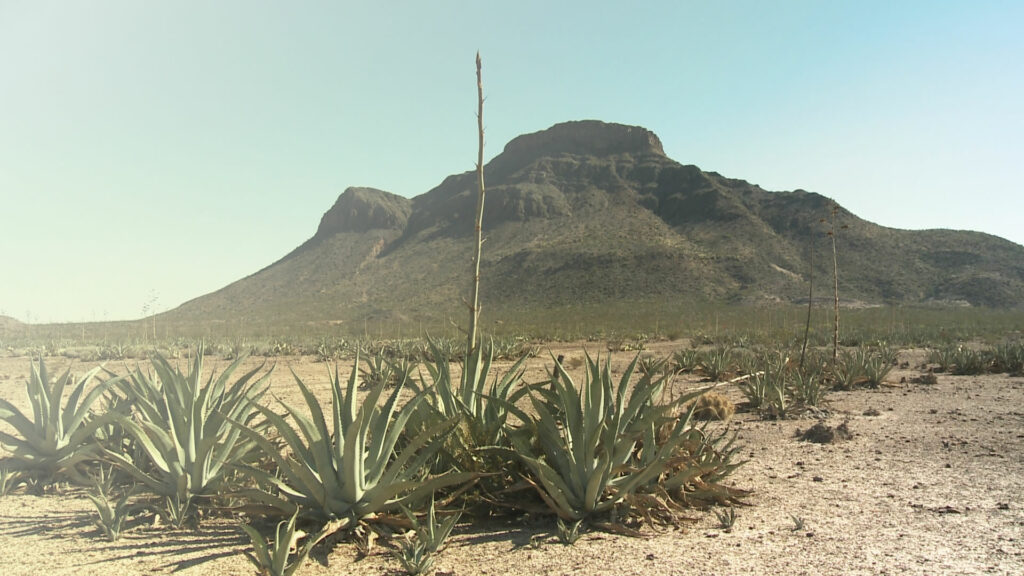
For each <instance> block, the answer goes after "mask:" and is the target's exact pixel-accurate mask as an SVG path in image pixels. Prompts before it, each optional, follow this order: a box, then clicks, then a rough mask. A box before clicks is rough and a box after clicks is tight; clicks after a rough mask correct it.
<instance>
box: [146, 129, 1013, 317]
mask: <svg viewBox="0 0 1024 576" xmlns="http://www.w3.org/2000/svg"><path fill="white" fill-rule="evenodd" d="M485 175H486V183H487V199H486V205H485V218H484V232H485V236H486V238H487V240H486V243H485V246H484V258H483V262H482V271H481V275H482V281H481V290H482V298H483V300H484V303H485V305H486V306H488V307H490V308H491V309H492V310H497V311H502V312H501V313H503V314H508V313H512V311H515V310H527V309H529V310H543V309H548V308H553V307H558V306H561V305H564V304H566V303H574V304H580V303H585V304H598V305H600V304H602V303H610V302H618V303H621V302H630V301H650V300H652V299H678V300H687V301H709V300H711V301H718V302H752V303H758V302H793V301H798V300H800V299H802V298H804V299H805V298H806V294H807V281H808V275H809V274H810V273H812V271H813V275H814V277H815V278H816V279H817V280H816V282H820V284H819V285H826V284H827V281H828V280H830V279H831V273H832V272H831V270H832V262H831V254H832V252H831V251H832V247H831V243H830V240H829V238H828V236H827V231H828V229H829V224H828V222H827V221H826V222H823V221H822V220H823V219H826V220H827V219H828V218H829V217H830V214H831V212H832V209H833V206H834V204H833V202H832V201H831V200H830V199H828V198H826V197H825V196H822V195H820V194H817V193H814V192H806V191H803V190H796V191H791V192H769V191H766V190H763V189H761V188H760V187H759V186H756V185H753V184H750V183H748V182H745V181H743V180H736V179H732V178H727V177H725V176H722V175H720V174H717V173H714V172H705V171H702V170H701V169H700V168H698V167H696V166H691V165H683V164H680V163H678V162H676V161H675V160H672V159H671V158H669V157H667V156H666V155H665V153H664V150H663V149H662V145H661V142H660V140H659V139H658V137H657V136H656V135H655V134H654V133H653V132H651V131H649V130H646V129H644V128H640V127H636V126H624V125H619V124H607V123H603V122H598V121H580V122H568V123H564V124H558V125H555V126H553V127H551V128H550V129H548V130H544V131H541V132H537V133H534V134H527V135H523V136H520V137H518V138H515V139H514V140H512V141H511V142H509V143H508V145H507V146H506V147H505V149H504V151H503V152H502V153H501V154H499V155H498V156H497V157H495V158H494V159H493V160H492V161H491V162H490V163H488V164H487V166H486V167H485ZM475 195H476V175H475V172H466V173H463V174H457V175H453V176H449V177H448V178H446V179H445V180H444V181H443V182H442V183H441V184H440V185H438V186H437V187H435V188H433V189H432V190H430V191H428V192H426V193H424V194H422V195H420V196H417V197H415V198H412V199H407V198H403V197H401V196H397V195H395V194H391V193H388V192H385V191H382V190H376V189H373V188H349V189H347V190H346V191H345V192H343V193H342V194H341V195H340V196H339V198H338V200H337V202H335V204H334V206H333V207H331V209H330V210H328V211H327V212H326V213H325V214H324V216H323V218H322V219H321V221H320V225H319V227H318V229H317V230H316V233H315V234H314V235H313V236H312V237H311V238H310V240H308V241H307V242H305V243H304V244H302V245H301V246H299V247H298V248H296V249H295V250H294V251H292V252H291V253H290V254H288V255H287V256H285V257H284V258H282V259H280V260H279V261H277V262H275V263H274V264H272V265H270V266H268V267H267V268H264V269H263V270H261V271H259V272H257V273H256V274H253V275H252V276H249V277H247V278H244V279H241V280H239V281H237V282H235V283H233V284H231V285H229V286H227V287H225V288H223V289H221V290H218V291H216V292H214V293H212V294H208V295H206V296H202V297H200V298H197V299H195V300H192V301H190V302H187V303H185V304H183V305H182V306H181V307H179V308H178V309H176V310H173V311H171V312H168V313H167V314H166V315H165V316H167V317H168V319H172V320H174V319H176V320H181V321H202V320H206V321H217V320H224V319H230V318H268V317H273V318H275V319H276V320H277V321H280V322H286V323H302V322H310V321H334V322H361V321H364V320H365V319H366V318H368V317H369V318H377V319H380V318H407V319H410V320H416V319H419V320H437V319H443V318H446V317H449V316H454V315H461V314H463V313H464V305H463V304H462V302H461V298H462V296H463V295H465V294H468V292H469V285H468V278H469V276H468V273H469V267H470V261H471V251H472V238H471V235H472V228H473V225H472V219H473V211H474V207H475V202H476V199H475ZM836 223H837V225H838V226H840V227H841V228H840V229H839V231H838V236H837V244H838V252H839V268H840V292H841V294H842V295H843V297H844V299H847V300H851V299H852V300H857V301H860V302H863V303H867V304H883V303H899V304H922V303H954V304H958V305H972V306H986V307H1019V306H1022V305H1024V247H1022V246H1019V245H1017V244H1014V243H1012V242H1009V241H1007V240H1004V239H1001V238H998V237H995V236H991V235H987V234H982V233H978V232H964V231H953V230H925V231H908V230H897V229H893V228H886V227H883V226H879V225H877V224H873V223H871V222H868V221H866V220H863V219H861V218H858V217H857V216H856V215H854V214H852V213H850V212H849V211H847V210H845V209H843V208H842V207H836ZM812 263H813V266H812Z"/></svg>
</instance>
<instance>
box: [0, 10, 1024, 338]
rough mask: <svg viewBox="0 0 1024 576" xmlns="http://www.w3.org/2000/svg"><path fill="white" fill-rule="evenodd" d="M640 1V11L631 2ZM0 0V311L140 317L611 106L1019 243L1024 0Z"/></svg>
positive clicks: (796, 179) (934, 220)
mask: <svg viewBox="0 0 1024 576" xmlns="http://www.w3.org/2000/svg"><path fill="white" fill-rule="evenodd" d="M629 4H633V3H629ZM640 4H641V5H640V6H639V7H637V6H627V3H625V2H601V1H596V0H589V1H586V2H550V1H547V2H533V1H518V2H501V3H498V2H472V1H432V2H419V1H380V2H340V1H338V2H269V1H251V0H250V1H234V2H227V1H220V2H208V1H184V0H175V1H167V2H157V1H137V0H123V1H59V2H50V1H43V0H25V1H18V0H0V274H2V276H0V312H2V313H5V314H7V315H11V316H15V317H17V318H19V319H22V320H26V319H29V320H31V321H36V322H49V321H76V320H103V319H109V320H113V319H123V318H134V317H138V316H140V315H141V314H142V310H143V306H145V305H146V304H147V302H149V301H150V300H151V299H152V298H154V297H155V298H156V299H157V300H156V303H155V305H154V307H155V308H156V309H159V310H165V309H168V308H171V307H174V306H177V305H178V304H180V303H181V302H183V301H185V300H188V299H190V298H193V297H196V296H200V295H202V294H204V293H207V292H210V291H212V290H216V289H218V288H220V287H222V286H224V285H226V284H228V283H230V282H232V281H234V280H236V279H238V278H241V277H243V276H246V275H248V274H250V273H253V272H255V271H257V270H258V269H260V268H262V267H264V266H266V265H268V264H270V263H271V262H273V261H274V260H276V259H277V258H279V257H281V256H283V255H284V254H285V253H287V252H288V251H290V250H291V249H292V248H294V247H295V246H297V245H298V244H300V243H301V242H303V241H304V240H306V239H307V238H309V237H310V236H311V235H312V234H313V233H314V232H315V230H316V226H317V223H318V222H319V218H320V216H321V214H322V213H323V212H324V211H326V210H327V209H328V208H329V207H330V206H331V204H332V203H333V202H334V200H335V198H336V197H337V195H338V194H339V193H341V192H342V191H343V190H344V189H345V188H346V187H348V186H373V187H377V188H383V189H385V190H390V191H392V192H396V193H398V194H402V195H405V196H414V195H417V194H420V193H423V192H425V191H427V190H429V189H430V188H432V187H433V186H435V185H437V184H438V183H440V181H441V180H442V179H443V178H444V177H445V176H446V175H448V174H452V173H456V172H462V171H465V170H470V169H472V168H473V163H474V161H475V158H476V134H475V130H476V124H475V117H474V113H475V98H476V92H475V90H476V85H475V78H474V68H473V58H474V54H475V52H476V50H478V49H479V50H480V51H481V53H482V56H483V60H484V84H485V91H486V94H487V104H486V110H485V122H486V125H487V129H488V132H487V143H488V147H487V150H486V156H487V158H491V157H493V156H494V155H496V154H498V153H499V152H500V151H501V149H502V147H503V146H504V145H505V143H506V142H507V141H508V140H509V139H511V138H513V137H515V136H516V135H518V134H521V133H526V132H533V131H536V130H540V129H544V128H547V127H549V126H550V125H552V124H555V123H557V122H562V121H566V120H576V119H584V118H594V119H600V120H605V121H611V122H621V123H627V124H636V125H642V126H645V127H647V128H650V129H651V130H653V131H654V132H656V133H657V134H658V135H659V136H660V137H661V139H662V142H663V143H664V145H665V151H666V152H667V153H668V155H669V156H671V157H672V158H674V159H676V160H678V161H680V162H683V163H688V164H696V165H698V166H700V167H701V168H703V169H705V170H713V171H717V172H720V173H722V174H725V175H727V176H730V177H734V178H742V179H745V180H749V181H751V182H754V183H757V184H760V185H761V186H763V187H765V188H767V189H769V190H791V189H795V188H804V189H808V190H813V191H816V192H820V193H822V194H825V195H827V196H831V197H834V198H836V199H837V200H838V201H839V202H840V203H841V204H843V205H844V206H846V207H847V208H849V209H850V210H852V211H853V212H854V213H856V214H858V215H860V216H862V217H864V218H867V219H869V220H872V221H875V222H878V223H880V224H884V225H887V226H894V227H899V228H957V229H973V230H981V231H984V232H988V233H992V234H996V235H999V236H1003V237H1005V238H1008V239H1010V240H1013V241H1014V242H1017V243H1018V244H1024V226H1021V223H1020V222H1021V209H1022V208H1024V200H1021V182H1022V181H1024V69H1022V68H1024V34H1022V33H1021V28H1020V26H1021V23H1022V22H1024V2H973V1H972V2H967V1H964V2H941V1H919V2H912V1H901V2H893V1H891V0H886V1H880V2H872V1H864V0H857V1H849V2H839V1H834V2H829V1H812V0H808V1H785V0H776V1H748V2H729V1H716V2H712V1H710V0H705V1H699V2H697V1H680V0H675V1H666V2H647V3H640Z"/></svg>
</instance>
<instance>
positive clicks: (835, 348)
mask: <svg viewBox="0 0 1024 576" xmlns="http://www.w3.org/2000/svg"><path fill="white" fill-rule="evenodd" d="M838 213H839V205H837V204H833V205H832V221H831V230H829V233H828V235H829V237H831V238H832V278H833V280H834V281H835V287H834V288H835V297H836V298H835V322H834V323H833V325H832V328H833V330H832V364H833V365H835V363H836V360H837V359H838V358H839V258H838V256H837V253H836V214H838Z"/></svg>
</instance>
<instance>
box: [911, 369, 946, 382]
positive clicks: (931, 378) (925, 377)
mask: <svg viewBox="0 0 1024 576" xmlns="http://www.w3.org/2000/svg"><path fill="white" fill-rule="evenodd" d="M910 382H911V383H912V384H928V385H934V384H938V383H939V379H938V377H936V376H935V374H933V373H931V372H928V373H926V374H922V375H920V376H915V377H913V378H911V379H910Z"/></svg>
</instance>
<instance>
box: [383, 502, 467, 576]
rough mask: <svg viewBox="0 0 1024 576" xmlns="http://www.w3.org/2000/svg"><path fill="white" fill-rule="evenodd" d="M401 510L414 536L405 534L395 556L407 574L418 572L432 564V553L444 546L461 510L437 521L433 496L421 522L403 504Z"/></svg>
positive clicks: (459, 516) (460, 514) (460, 515)
mask: <svg viewBox="0 0 1024 576" xmlns="http://www.w3.org/2000/svg"><path fill="white" fill-rule="evenodd" d="M402 511H403V512H405V515H406V517H407V518H408V519H409V521H410V523H412V527H413V530H414V531H415V537H413V538H409V537H408V536H406V538H404V539H403V540H402V541H401V542H400V543H399V548H398V550H396V551H395V557H396V558H398V561H399V562H401V564H402V568H404V569H405V571H406V572H408V573H409V574H420V573H422V572H424V571H426V570H429V569H430V567H431V566H432V565H433V563H434V559H433V556H434V554H436V553H437V552H438V551H439V550H440V549H441V547H442V546H444V541H445V540H446V539H447V538H448V535H449V534H451V532H452V528H454V527H455V524H456V523H458V521H459V518H461V517H462V512H457V513H455V514H452V515H450V516H448V518H446V519H444V520H442V521H438V519H437V515H436V513H435V511H434V499H433V498H431V499H430V505H429V506H428V508H427V516H426V518H425V519H424V521H422V522H421V521H420V520H419V518H417V517H416V514H414V513H413V512H412V511H411V510H409V509H408V508H405V507H404V506H403V507H402Z"/></svg>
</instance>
